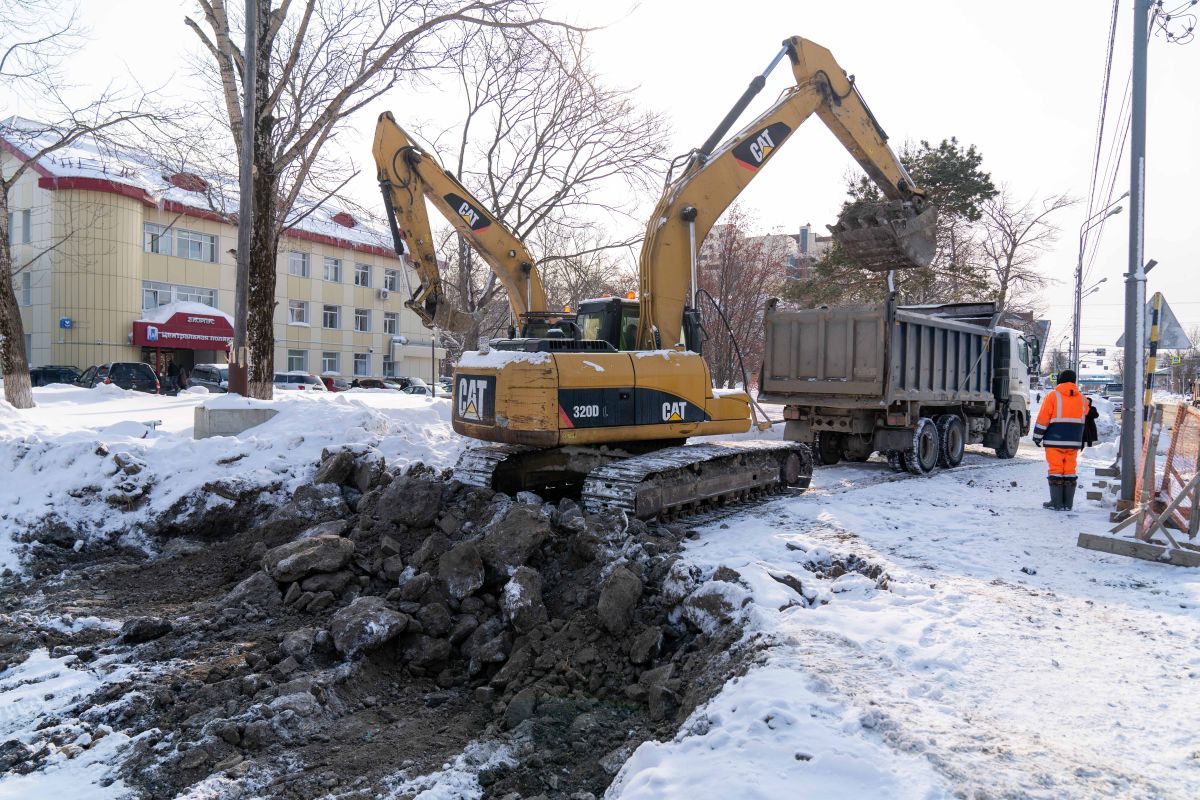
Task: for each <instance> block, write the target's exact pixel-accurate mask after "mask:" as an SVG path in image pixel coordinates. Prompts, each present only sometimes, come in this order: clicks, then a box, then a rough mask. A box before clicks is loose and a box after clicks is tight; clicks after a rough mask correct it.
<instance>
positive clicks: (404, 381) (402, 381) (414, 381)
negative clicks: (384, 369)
mask: <svg viewBox="0 0 1200 800" xmlns="http://www.w3.org/2000/svg"><path fill="white" fill-rule="evenodd" d="M388 380H390V381H391V382H392V383H395V384H397V385H398V386H399V387H400V388H401V389H407V388H408V387H410V386H428V385H429V384H427V383H426V382H425V381H424V380H423V379H421V378H416V377H405V376H402V377H399V378H388Z"/></svg>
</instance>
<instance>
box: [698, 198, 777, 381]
mask: <svg viewBox="0 0 1200 800" xmlns="http://www.w3.org/2000/svg"><path fill="white" fill-rule="evenodd" d="M752 222H753V220H752V219H751V218H750V216H749V214H748V213H747V212H746V211H745V210H744V209H743V208H742V207H741V206H740V205H736V204H735V205H733V206H731V207H730V208H729V210H728V211H726V212H725V214H724V216H723V223H722V224H718V225H716V226H714V227H713V229H712V231H711V232H710V233H709V234H708V237H707V238H706V239H705V242H704V248H703V250H702V261H701V270H700V287H701V289H702V290H703V291H704V292H707V293H708V295H709V296H710V297H711V299H712V300H713V301H715V302H716V305H718V306H720V311H719V312H718V310H717V308H716V307H714V305H713V303H712V302H708V299H709V298H708V297H705V298H703V299H701V300H700V301H699V303H698V305H699V307H700V316H701V320H702V323H703V326H704V331H705V334H706V335H707V339H706V340H705V342H704V345H703V351H704V358H705V360H706V361H708V367H709V370H710V371H711V372H712V378H713V383H714V385H716V386H723V387H730V386H735V385H737V384H738V383H740V382H741V381H742V377H743V375H742V366H743V364H744V366H745V369H746V373H747V374H748V376H750V378H751V379H753V376H755V375H757V374H758V367H759V365H760V364H761V363H762V355H763V339H764V335H765V334H764V330H763V309H764V308H765V306H766V303H767V300H768V299H770V298H771V297H772V296H773V295H775V294H777V293H778V292H779V287H780V286H781V285H782V283H783V281H784V278H785V277H786V275H787V257H788V248H787V247H786V241H785V240H786V239H787V237H786V236H780V235H776V236H755V237H751V236H749V235H748V233H749V230H750V228H751V225H752ZM726 323H728V328H727V327H726ZM739 351H740V353H741V359H740V360H739V357H738V352H739ZM747 388H748V387H747Z"/></svg>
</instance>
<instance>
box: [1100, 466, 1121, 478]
mask: <svg viewBox="0 0 1200 800" xmlns="http://www.w3.org/2000/svg"><path fill="white" fill-rule="evenodd" d="M1096 476H1097V477H1100V478H1119V477H1121V470H1119V469H1117V468H1116V467H1096Z"/></svg>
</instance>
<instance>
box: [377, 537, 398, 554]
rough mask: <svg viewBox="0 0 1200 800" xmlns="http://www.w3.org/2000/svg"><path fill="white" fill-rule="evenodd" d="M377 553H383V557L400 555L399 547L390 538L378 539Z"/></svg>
mask: <svg viewBox="0 0 1200 800" xmlns="http://www.w3.org/2000/svg"><path fill="white" fill-rule="evenodd" d="M379 552H381V553H383V557H384V558H387V557H388V556H398V555H400V545H399V543H397V542H396V540H395V539H393V538H392V537H390V536H380V537H379Z"/></svg>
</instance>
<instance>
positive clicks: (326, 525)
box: [300, 519, 350, 538]
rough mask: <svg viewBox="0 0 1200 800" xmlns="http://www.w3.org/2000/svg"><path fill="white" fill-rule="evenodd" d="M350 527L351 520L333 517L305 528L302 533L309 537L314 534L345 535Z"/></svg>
mask: <svg viewBox="0 0 1200 800" xmlns="http://www.w3.org/2000/svg"><path fill="white" fill-rule="evenodd" d="M349 527H350V520H347V519H333V520H330V521H329V522H322V523H319V524H317V525H313V526H311V527H308V528H305V529H304V531H303V532H302V533H301V534H300V535H301V536H304V537H307V538H312V537H314V536H345V535H346V530H347V529H348V528H349Z"/></svg>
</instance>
